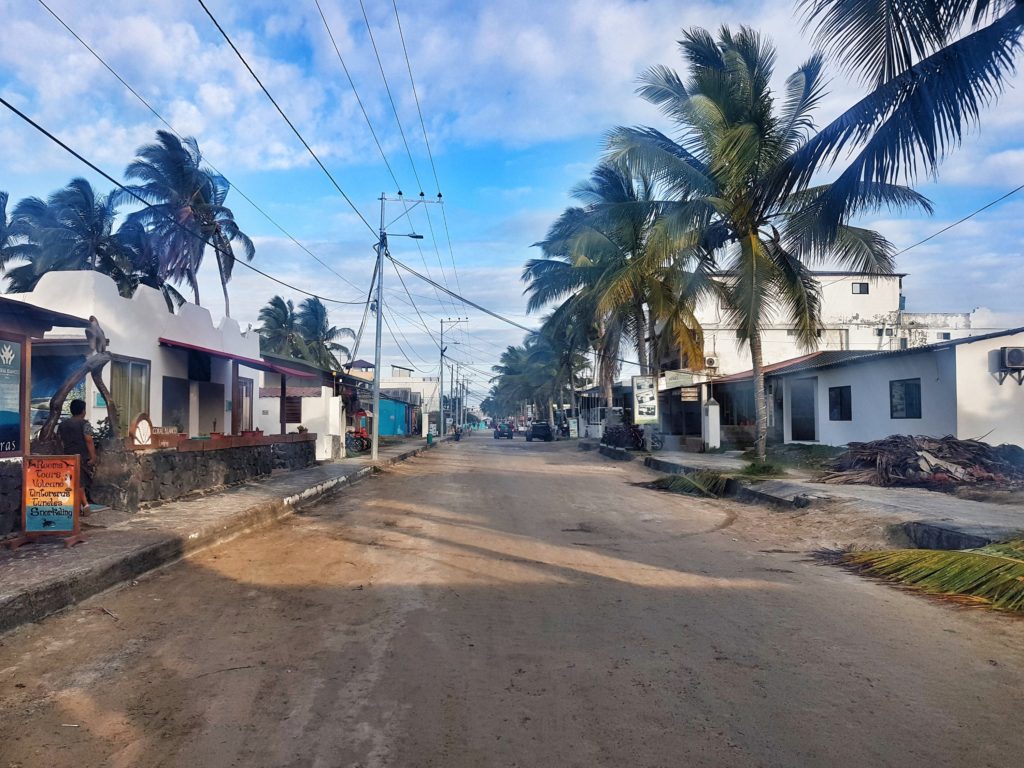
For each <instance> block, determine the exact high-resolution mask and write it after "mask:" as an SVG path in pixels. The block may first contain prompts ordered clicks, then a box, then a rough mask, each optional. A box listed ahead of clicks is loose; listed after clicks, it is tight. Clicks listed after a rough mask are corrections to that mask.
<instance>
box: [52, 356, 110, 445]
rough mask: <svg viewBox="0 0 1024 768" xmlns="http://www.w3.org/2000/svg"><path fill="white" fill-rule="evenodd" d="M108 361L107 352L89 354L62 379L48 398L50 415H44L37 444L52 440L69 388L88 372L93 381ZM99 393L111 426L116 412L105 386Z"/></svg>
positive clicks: (73, 386) (74, 385)
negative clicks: (105, 404) (104, 401)
mask: <svg viewBox="0 0 1024 768" xmlns="http://www.w3.org/2000/svg"><path fill="white" fill-rule="evenodd" d="M109 362H110V354H109V353H107V352H101V353H99V354H93V355H89V356H88V357H87V358H85V362H83V363H82V364H81V365H80V366H78V367H77V368H76V369H75V370H73V371H72V372H71V373H70V375H69V376H68V377H67V378H66V379H65V380H64V383H63V384H61V385H60V387H59V388H58V389H57V391H56V392H55V393H54V395H53V397H51V398H50V415H49V416H47V417H46V422H45V423H44V424H43V428H42V429H40V430H39V436H38V437H37V438H36V440H37V441H38V443H39V444H43V443H48V442H51V441H53V439H54V433H55V432H56V431H57V423H58V422H59V421H60V414H61V411H62V410H64V401H65V400H67V398H68V394H69V393H70V392H71V390H72V389H74V388H75V387H76V386H78V383H79V382H80V381H82V379H84V378H85V377H86V376H88V375H90V374H91V375H92V377H93V381H96V379H97V378H98V377H99V374H100V371H102V370H103V366H104V365H106V364H107V363H109ZM100 393H101V394H102V395H103V397H104V398H106V401H107V408H108V413H109V415H110V417H111V426H113V425H114V423H115V422H116V420H117V413H116V411H115V410H114V406H113V403H112V402H111V401H110V396H109V393H108V392H107V388H106V386H104V387H103V389H101V390H100Z"/></svg>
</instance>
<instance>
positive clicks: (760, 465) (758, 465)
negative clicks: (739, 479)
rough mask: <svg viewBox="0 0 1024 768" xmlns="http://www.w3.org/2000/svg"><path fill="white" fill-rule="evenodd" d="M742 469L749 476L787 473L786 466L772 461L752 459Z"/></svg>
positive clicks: (776, 475)
mask: <svg viewBox="0 0 1024 768" xmlns="http://www.w3.org/2000/svg"><path fill="white" fill-rule="evenodd" d="M741 471H742V473H743V474H744V475H746V476H747V477H779V476H781V475H784V474H786V469H785V467H783V466H781V465H779V464H774V463H772V462H770V461H764V462H761V461H752V462H750V463H749V464H747V466H745V467H744V468H743V469H742V470H741Z"/></svg>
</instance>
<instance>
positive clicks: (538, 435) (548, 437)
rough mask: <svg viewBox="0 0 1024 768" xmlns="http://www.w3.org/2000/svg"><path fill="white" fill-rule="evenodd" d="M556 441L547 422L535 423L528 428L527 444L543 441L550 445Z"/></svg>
mask: <svg viewBox="0 0 1024 768" xmlns="http://www.w3.org/2000/svg"><path fill="white" fill-rule="evenodd" d="M554 439H555V435H554V433H553V432H552V431H551V425H550V424H548V423H547V422H546V421H535V422H533V424H531V425H530V426H529V427H527V428H526V442H531V441H533V440H543V441H544V442H546V443H550V442H551V441H552V440H554Z"/></svg>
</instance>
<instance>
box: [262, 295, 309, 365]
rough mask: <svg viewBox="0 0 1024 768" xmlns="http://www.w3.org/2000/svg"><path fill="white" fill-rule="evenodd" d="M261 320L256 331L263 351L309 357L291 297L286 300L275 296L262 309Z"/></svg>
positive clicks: (272, 353) (287, 355) (285, 355)
mask: <svg viewBox="0 0 1024 768" xmlns="http://www.w3.org/2000/svg"><path fill="white" fill-rule="evenodd" d="M259 322H260V327H259V328H257V329H256V332H257V333H258V334H259V335H260V351H261V352H264V353H266V354H271V355H281V356H282V357H296V358H303V359H305V358H306V357H307V355H308V351H307V349H306V343H305V341H304V340H303V338H302V331H301V330H300V329H299V323H298V318H296V316H295V305H294V304H292V301H291V299H288V300H287V301H285V300H284V299H282V298H281V297H280V296H274V297H273V298H272V299H271V300H270V301H268V302H267V303H266V305H265V306H264V307H263V308H262V309H261V310H260V314H259Z"/></svg>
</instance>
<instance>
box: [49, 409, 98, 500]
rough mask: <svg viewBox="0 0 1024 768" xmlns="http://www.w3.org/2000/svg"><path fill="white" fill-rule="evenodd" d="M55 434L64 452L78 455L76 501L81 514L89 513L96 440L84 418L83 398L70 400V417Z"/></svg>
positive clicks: (90, 425) (90, 426)
mask: <svg viewBox="0 0 1024 768" xmlns="http://www.w3.org/2000/svg"><path fill="white" fill-rule="evenodd" d="M57 436H58V437H59V438H60V444H61V447H62V449H63V451H64V453H65V454H67V455H77V456H78V457H79V462H78V463H79V471H78V501H79V505H80V506H79V509H81V512H82V515H83V516H84V515H88V514H89V504H90V503H91V501H90V498H89V490H90V488H91V487H92V474H93V470H94V469H95V468H96V442H95V440H93V429H92V424H90V423H89V422H88V421H86V418H85V400H78V399H76V400H72V401H71V418H70V419H65V420H64V421H62V422H61V423H60V426H59V427H57Z"/></svg>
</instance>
